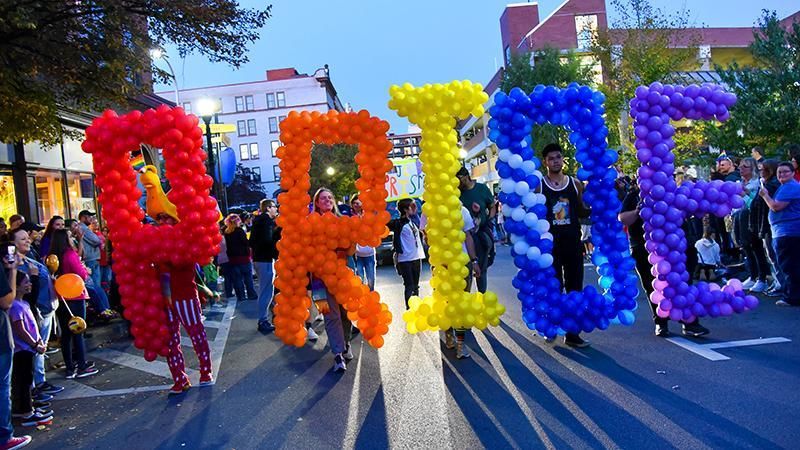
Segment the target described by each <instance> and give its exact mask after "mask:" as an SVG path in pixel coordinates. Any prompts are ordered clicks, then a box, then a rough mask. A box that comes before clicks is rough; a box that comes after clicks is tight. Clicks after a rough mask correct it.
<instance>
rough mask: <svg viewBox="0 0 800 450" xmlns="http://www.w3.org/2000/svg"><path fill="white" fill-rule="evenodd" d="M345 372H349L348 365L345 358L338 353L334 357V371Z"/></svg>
mask: <svg viewBox="0 0 800 450" xmlns="http://www.w3.org/2000/svg"><path fill="white" fill-rule="evenodd" d="M345 370H347V363H346V362H345V360H344V356H342V354H341V353H337V354H336V356H334V357H333V371H334V372H344V371H345Z"/></svg>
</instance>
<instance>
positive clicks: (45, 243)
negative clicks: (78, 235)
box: [39, 216, 66, 257]
mask: <svg viewBox="0 0 800 450" xmlns="http://www.w3.org/2000/svg"><path fill="white" fill-rule="evenodd" d="M65 227H66V222H64V218H63V217H61V216H53V217H51V218H50V220H49V221H48V222H47V226H46V227H45V228H44V235H43V236H42V243H41V244H40V245H39V254H40V255H42V257H44V256H45V255H47V254H49V253H50V239H51V238H52V236H53V231H55V230H63V229H64V228H65Z"/></svg>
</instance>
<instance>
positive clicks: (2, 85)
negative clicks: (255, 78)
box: [0, 0, 271, 144]
mask: <svg viewBox="0 0 800 450" xmlns="http://www.w3.org/2000/svg"><path fill="white" fill-rule="evenodd" d="M270 8H271V7H270V6H267V7H265V8H264V9H263V10H258V9H248V8H242V7H240V6H239V3H238V2H237V1H235V0H215V1H195V0H82V1H29V0H3V1H2V2H0V141H3V142H15V141H19V140H24V141H33V140H38V141H40V142H42V143H44V144H55V143H57V142H59V141H60V139H61V136H62V133H63V130H62V127H61V126H60V124H59V120H58V112H59V108H63V109H67V110H69V109H74V110H80V111H100V110H102V109H104V108H107V107H113V106H117V105H124V104H126V103H127V100H128V99H129V98H131V97H134V96H136V95H137V94H140V93H143V92H145V91H146V90H148V89H150V83H149V78H150V74H151V72H152V75H153V76H154V77H155V79H156V80H157V81H165V80H166V79H167V77H168V74H167V73H166V72H164V71H162V70H161V69H158V68H152V67H151V61H150V58H149V55H148V51H149V49H151V48H153V47H160V46H164V45H167V44H169V45H172V46H174V47H175V48H177V50H178V53H179V55H180V56H181V57H183V56H185V55H187V54H189V53H199V54H202V55H204V56H206V57H207V58H208V59H209V60H211V61H214V62H224V63H227V64H229V65H231V66H233V67H239V66H240V65H242V64H243V63H245V62H247V60H248V59H247V54H246V52H247V46H248V44H250V43H252V42H254V41H255V40H257V39H258V37H259V31H258V30H259V28H261V27H262V26H264V24H265V23H266V21H267V19H268V18H269V17H270V13H269V11H270Z"/></svg>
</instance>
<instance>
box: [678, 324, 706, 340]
mask: <svg viewBox="0 0 800 450" xmlns="http://www.w3.org/2000/svg"><path fill="white" fill-rule="evenodd" d="M708 333H710V331H709V330H708V328H706V327H704V326H702V325H700V324H699V323H697V322H695V323H685V324H683V334H684V335H685V336H691V337H700V336H705V335H707V334H708Z"/></svg>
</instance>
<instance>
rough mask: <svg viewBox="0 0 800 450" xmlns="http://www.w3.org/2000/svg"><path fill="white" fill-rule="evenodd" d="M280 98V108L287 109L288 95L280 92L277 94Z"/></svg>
mask: <svg viewBox="0 0 800 450" xmlns="http://www.w3.org/2000/svg"><path fill="white" fill-rule="evenodd" d="M275 95H276V97H277V98H278V108H285V107H286V94H284V93H283V92H278V93H277V94H275Z"/></svg>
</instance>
